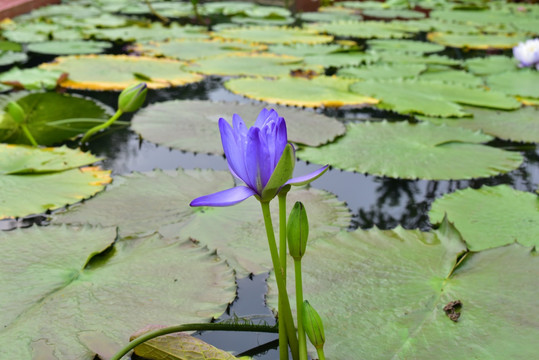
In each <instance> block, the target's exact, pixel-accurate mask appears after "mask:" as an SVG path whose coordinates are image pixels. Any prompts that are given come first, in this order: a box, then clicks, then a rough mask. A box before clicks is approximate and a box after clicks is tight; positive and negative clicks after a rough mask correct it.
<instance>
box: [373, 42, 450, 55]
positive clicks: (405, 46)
mask: <svg viewBox="0 0 539 360" xmlns="http://www.w3.org/2000/svg"><path fill="white" fill-rule="evenodd" d="M367 45H368V46H369V49H372V50H374V51H391V52H395V51H398V52H404V53H413V54H428V53H435V52H439V51H442V50H444V48H445V47H444V46H442V45H439V44H432V43H428V42H424V41H414V40H369V41H368V42H367Z"/></svg>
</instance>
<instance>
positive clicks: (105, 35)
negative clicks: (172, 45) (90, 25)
mask: <svg viewBox="0 0 539 360" xmlns="http://www.w3.org/2000/svg"><path fill="white" fill-rule="evenodd" d="M146 8H147V7H146ZM85 33H86V34H87V35H92V36H95V37H96V38H97V39H103V40H122V41H139V42H140V41H148V40H154V41H163V40H166V39H206V38H208V34H207V33H206V32H205V29H204V27H202V26H180V25H178V24H175V23H174V24H171V25H170V26H169V27H165V26H163V25H161V24H160V23H152V24H149V25H148V26H146V27H143V26H137V25H132V26H126V27H121V28H113V29H92V30H87V31H85Z"/></svg>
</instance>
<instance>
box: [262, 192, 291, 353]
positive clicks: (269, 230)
mask: <svg viewBox="0 0 539 360" xmlns="http://www.w3.org/2000/svg"><path fill="white" fill-rule="evenodd" d="M260 205H261V206H262V214H263V215H264V225H265V226H266V235H267V237H268V244H269V248H270V253H271V261H272V262H273V269H274V271H275V279H276V281H277V289H278V290H279V300H280V299H282V309H281V310H282V311H283V312H282V313H279V322H281V321H284V323H285V326H286V333H287V335H288V343H289V345H290V350H291V352H292V358H293V359H294V360H299V359H298V355H299V352H298V338H297V337H296V329H295V328H294V319H293V318H292V310H291V309H290V301H289V300H288V293H287V292H286V284H285V282H284V278H283V269H282V267H281V265H280V261H279V253H278V251H277V243H276V242H275V234H274V233H273V223H272V221H271V213H270V206H269V202H262V201H261V202H260Z"/></svg>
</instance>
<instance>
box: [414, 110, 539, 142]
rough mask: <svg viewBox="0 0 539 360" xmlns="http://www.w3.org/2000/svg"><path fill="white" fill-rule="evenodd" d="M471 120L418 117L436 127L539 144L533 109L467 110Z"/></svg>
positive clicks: (537, 115) (538, 125)
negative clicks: (454, 128) (452, 127)
mask: <svg viewBox="0 0 539 360" xmlns="http://www.w3.org/2000/svg"><path fill="white" fill-rule="evenodd" d="M466 111H468V112H470V113H471V114H473V118H462V119H451V118H449V119H444V118H428V117H424V116H420V117H419V119H420V120H426V121H430V122H431V123H434V124H437V125H442V124H443V125H447V126H456V127H462V128H466V129H470V130H476V131H477V130H480V131H482V132H484V133H485V134H489V135H492V136H496V137H497V138H499V139H503V140H510V141H522V142H530V143H536V142H539V111H538V110H537V109H536V108H533V107H523V108H521V109H518V110H514V111H493V110H486V109H478V108H467V109H466Z"/></svg>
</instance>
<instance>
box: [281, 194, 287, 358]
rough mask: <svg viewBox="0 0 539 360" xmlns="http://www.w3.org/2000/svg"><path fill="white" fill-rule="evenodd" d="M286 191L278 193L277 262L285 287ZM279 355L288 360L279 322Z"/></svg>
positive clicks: (284, 330) (285, 337) (283, 329)
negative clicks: (281, 270)
mask: <svg viewBox="0 0 539 360" xmlns="http://www.w3.org/2000/svg"><path fill="white" fill-rule="evenodd" d="M287 193H288V191H281V192H280V193H279V261H280V263H281V267H282V269H283V278H284V283H285V286H286V194H287ZM282 313H283V302H282V299H281V297H279V314H282ZM279 353H280V357H279V358H280V359H282V360H288V337H287V336H286V328H285V323H284V322H283V321H279Z"/></svg>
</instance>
